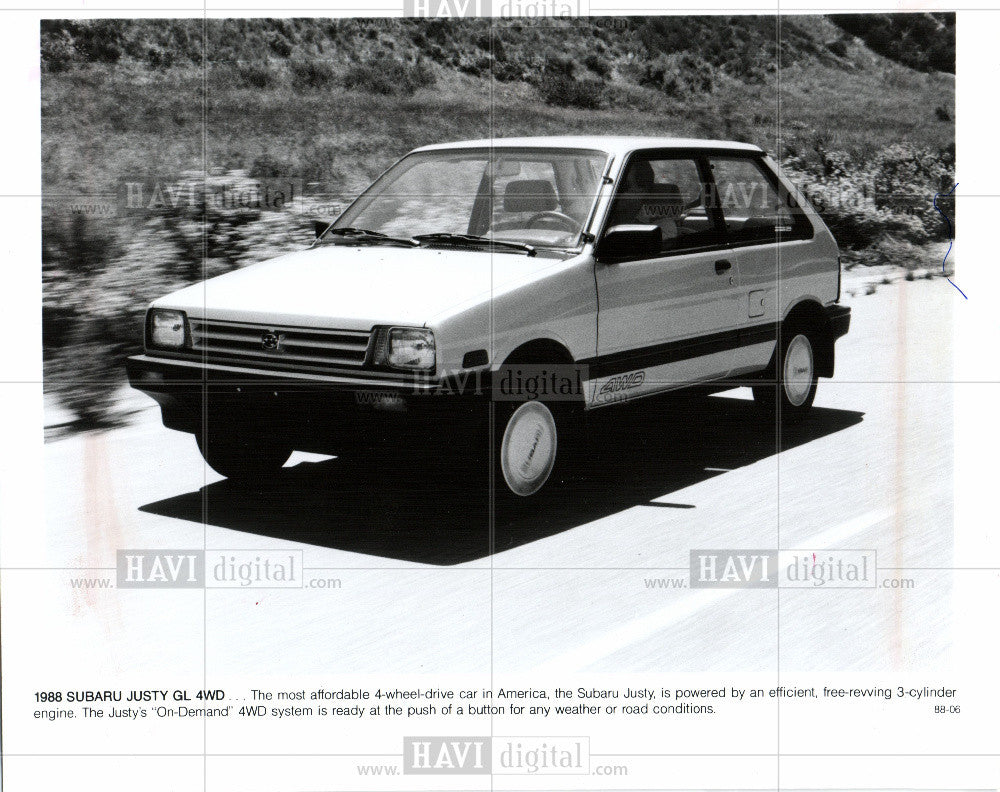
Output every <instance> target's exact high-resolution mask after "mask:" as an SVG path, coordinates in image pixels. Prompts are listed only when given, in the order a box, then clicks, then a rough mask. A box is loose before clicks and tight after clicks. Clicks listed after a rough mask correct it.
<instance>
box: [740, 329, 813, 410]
mask: <svg viewBox="0 0 1000 792" xmlns="http://www.w3.org/2000/svg"><path fill="white" fill-rule="evenodd" d="M781 335H782V338H781V344H780V346H779V348H778V350H777V354H776V355H775V366H774V371H773V372H772V373H773V374H774V381H773V382H768V383H766V384H764V385H755V386H754V387H753V398H754V401H756V402H757V404H758V405H759V406H760V407H761V408H762V409H763V410H764V412H765V414H766V415H768V416H774V415H775V414H776V413H778V412H779V408H780V415H781V418H782V420H786V421H790V422H794V421H798V420H801V419H802V418H803V417H804V416H805V414H806V413H807V412H809V408H810V407H812V403H813V400H814V399H815V398H816V384H817V382H818V379H817V375H816V358H815V353H814V344H813V341H812V338H811V336H810V334H809V332H808V331H807V330H805V329H803V328H788V329H787V330H783V331H782V334H781Z"/></svg>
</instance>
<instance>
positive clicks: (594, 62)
mask: <svg viewBox="0 0 1000 792" xmlns="http://www.w3.org/2000/svg"><path fill="white" fill-rule="evenodd" d="M583 65H584V66H586V67H587V68H588V69H590V70H591V71H592V72H593V73H594V74H596V75H597V76H598V77H604V78H607V77H610V76H611V64H610V63H609V62H608V61H607V60H606V59H605V58H602V57H601V56H600V55H598V54H596V53H593V52H592V53H591V54H590V55H588V56H587V57H586V58H584V59H583Z"/></svg>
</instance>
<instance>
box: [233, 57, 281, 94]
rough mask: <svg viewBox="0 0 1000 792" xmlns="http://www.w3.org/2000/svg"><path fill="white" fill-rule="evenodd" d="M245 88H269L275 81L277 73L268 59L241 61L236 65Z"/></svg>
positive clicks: (239, 78)
mask: <svg viewBox="0 0 1000 792" xmlns="http://www.w3.org/2000/svg"><path fill="white" fill-rule="evenodd" d="M236 74H237V79H238V81H239V84H240V86H241V87H243V88H267V87H268V86H270V85H271V84H272V83H273V82H274V81H275V73H274V70H273V69H272V68H271V65H270V64H269V63H268V62H267V61H259V62H250V63H241V64H239V65H238V66H237V67H236Z"/></svg>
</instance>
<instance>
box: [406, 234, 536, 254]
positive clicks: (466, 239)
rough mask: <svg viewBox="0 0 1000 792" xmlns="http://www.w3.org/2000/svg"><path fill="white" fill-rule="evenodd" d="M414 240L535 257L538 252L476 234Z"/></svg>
mask: <svg viewBox="0 0 1000 792" xmlns="http://www.w3.org/2000/svg"><path fill="white" fill-rule="evenodd" d="M413 239H414V240H415V241H416V242H418V243H420V242H427V243H429V244H432V245H440V244H444V245H457V246H460V247H492V248H506V249H507V250H520V251H522V252H524V253H527V254H528V255H529V256H534V255H535V253H536V252H537V251H536V250H535V248H534V247H533V246H531V245H529V244H528V243H526V242H506V241H503V240H498V239H490V238H489V237H484V236H476V235H475V234H446V233H440V234H418V235H417V236H415V237H413Z"/></svg>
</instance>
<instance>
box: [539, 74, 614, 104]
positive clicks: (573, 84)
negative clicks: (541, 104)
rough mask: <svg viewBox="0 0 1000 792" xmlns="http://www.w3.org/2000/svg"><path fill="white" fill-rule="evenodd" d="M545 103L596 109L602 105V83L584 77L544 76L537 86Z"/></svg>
mask: <svg viewBox="0 0 1000 792" xmlns="http://www.w3.org/2000/svg"><path fill="white" fill-rule="evenodd" d="M539 90H540V91H541V93H542V98H543V99H545V102H546V104H550V105H554V106H556V107H579V108H582V109H584V110H597V109H599V108H601V107H603V106H604V93H605V91H604V83H603V82H602V81H601V80H595V79H591V78H584V79H582V80H576V79H574V78H572V77H567V76H565V75H556V76H552V77H545V78H543V80H542V84H541V85H540V86H539Z"/></svg>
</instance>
